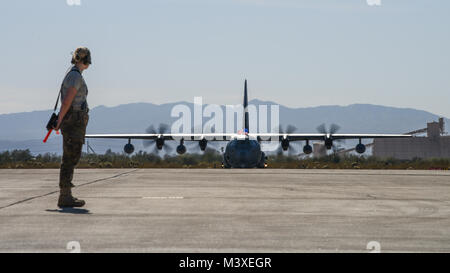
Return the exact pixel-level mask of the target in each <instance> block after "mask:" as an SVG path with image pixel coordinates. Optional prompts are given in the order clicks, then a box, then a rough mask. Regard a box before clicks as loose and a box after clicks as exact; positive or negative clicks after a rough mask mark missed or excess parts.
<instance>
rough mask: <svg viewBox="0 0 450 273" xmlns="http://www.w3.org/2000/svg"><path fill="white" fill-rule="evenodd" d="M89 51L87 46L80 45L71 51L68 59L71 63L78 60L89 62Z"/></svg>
mask: <svg viewBox="0 0 450 273" xmlns="http://www.w3.org/2000/svg"><path fill="white" fill-rule="evenodd" d="M90 59H91V52H90V51H89V49H88V48H87V47H84V46H80V47H77V49H75V51H74V52H73V53H72V60H71V61H70V62H71V63H72V64H76V63H79V62H81V61H82V62H90V61H91V60H90Z"/></svg>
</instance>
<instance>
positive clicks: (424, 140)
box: [372, 119, 450, 159]
mask: <svg viewBox="0 0 450 273" xmlns="http://www.w3.org/2000/svg"><path fill="white" fill-rule="evenodd" d="M418 131H422V130H418ZM423 131H425V130H423ZM426 133H427V136H426V137H423V136H422V137H418V136H417V137H413V138H407V139H391V138H388V139H374V142H373V150H372V154H373V155H374V156H376V157H380V158H388V157H393V158H397V159H413V158H423V159H429V158H450V136H445V135H444V121H443V119H439V122H430V123H428V124H427V128H426Z"/></svg>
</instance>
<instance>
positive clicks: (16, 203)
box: [0, 169, 138, 210]
mask: <svg viewBox="0 0 450 273" xmlns="http://www.w3.org/2000/svg"><path fill="white" fill-rule="evenodd" d="M137 170H138V169H134V170H132V171H128V172H124V173H119V174H116V175H113V176H109V177H105V178H100V179H96V180H93V181H90V182H86V183H83V184H80V185H78V186H76V187H77V188H80V187H83V186H87V185H91V184H94V183H98V182H102V181H105V180H108V179H113V178H116V177H119V176H122V175H126V174H129V173H132V172H135V171H137ZM58 192H59V190H57V191H52V192H49V193H46V194H42V195H37V196H33V197H29V198H26V199H23V200H20V201H17V202H14V203H11V204H9V205H6V206H3V207H0V210H2V209H6V208H9V207H12V206H15V205H18V204H22V203H25V202H28V201H31V200H34V199H38V198H42V197H46V196H49V195H52V194H55V193H58Z"/></svg>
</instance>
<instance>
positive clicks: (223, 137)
mask: <svg viewBox="0 0 450 273" xmlns="http://www.w3.org/2000/svg"><path fill="white" fill-rule="evenodd" d="M248 136H249V137H250V138H251V139H258V138H259V139H261V140H263V141H264V140H273V139H277V138H278V139H280V140H282V139H289V140H291V141H301V140H324V139H327V138H332V139H367V138H369V139H373V138H409V137H412V135H405V134H274V133H268V134H259V133H256V134H252V133H250V134H248ZM85 137H86V138H110V139H148V140H150V139H157V138H163V139H164V140H181V139H184V140H185V141H198V140H201V139H206V140H208V141H227V140H230V139H233V138H237V139H239V138H242V137H244V135H237V134H219V133H217V134H216V133H214V134H87V135H86V136H85Z"/></svg>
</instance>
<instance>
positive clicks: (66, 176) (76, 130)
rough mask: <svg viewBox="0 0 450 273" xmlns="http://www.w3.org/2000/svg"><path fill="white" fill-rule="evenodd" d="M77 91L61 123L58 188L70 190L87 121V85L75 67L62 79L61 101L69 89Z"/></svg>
mask: <svg viewBox="0 0 450 273" xmlns="http://www.w3.org/2000/svg"><path fill="white" fill-rule="evenodd" d="M72 87H73V88H75V89H77V94H76V95H75V98H74V99H73V101H72V105H71V107H70V109H69V111H67V113H66V115H65V116H64V119H63V121H62V123H61V132H62V135H63V157H62V162H61V169H60V176H59V187H60V188H61V189H67V190H70V188H72V187H74V185H73V184H72V179H73V172H74V169H75V167H76V165H77V164H78V161H79V160H80V157H81V150H82V148H83V144H84V135H85V134H86V126H87V124H88V121H89V115H88V112H89V108H88V106H87V101H86V99H87V94H88V90H87V85H86V82H85V81H84V79H83V76H82V75H81V72H80V71H79V70H78V68H77V67H76V66H73V67H72V69H71V71H70V72H69V73H68V74H67V75H66V77H65V78H64V81H63V84H62V87H61V101H63V100H64V97H65V95H66V93H67V90H68V89H69V88H72Z"/></svg>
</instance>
